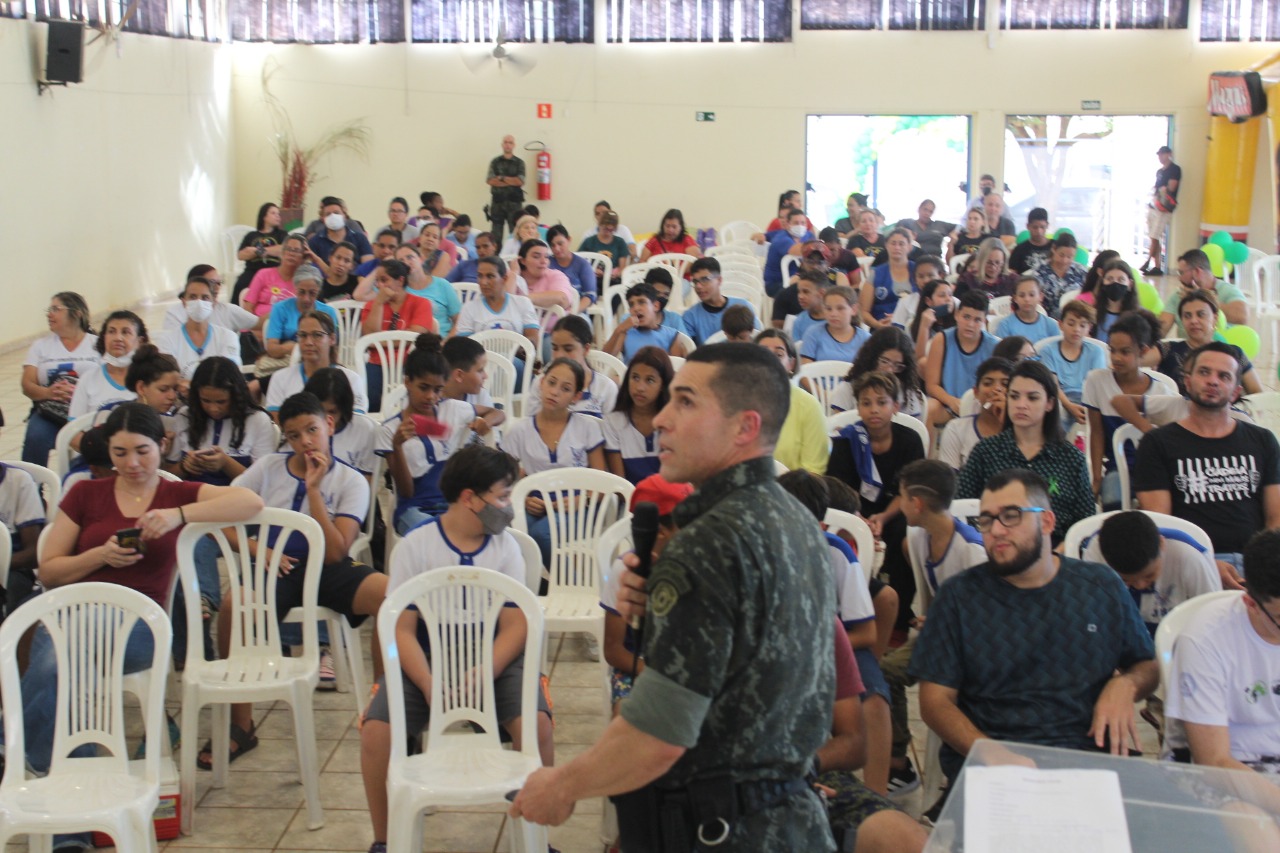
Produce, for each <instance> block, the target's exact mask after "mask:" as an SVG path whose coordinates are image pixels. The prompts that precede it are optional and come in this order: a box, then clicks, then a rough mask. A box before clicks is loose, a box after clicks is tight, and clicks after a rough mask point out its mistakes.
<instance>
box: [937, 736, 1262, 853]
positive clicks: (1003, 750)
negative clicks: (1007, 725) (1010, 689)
mask: <svg viewBox="0 0 1280 853" xmlns="http://www.w3.org/2000/svg"><path fill="white" fill-rule="evenodd" d="M1010 753H1012V754H1013V756H1016V757H1017V758H1016V759H1015V758H1013V757H1012V756H1011V755H1010ZM1017 759H1024V760H1025V759H1030V760H1031V761H1033V762H1034V763H1035V766H1036V767H1039V768H1043V769H1081V770H1113V771H1115V772H1116V773H1117V774H1118V775H1119V778H1120V793H1121V796H1122V798H1123V800H1124V810H1125V818H1126V820H1127V822H1128V829H1129V840H1130V844H1131V845H1132V847H1133V851H1134V853H1202V851H1203V853H1210V851H1212V853H1219V851H1231V850H1240V851H1259V853H1261V851H1271V853H1277V851H1280V824H1277V821H1278V820H1280V787H1277V786H1276V783H1277V782H1280V777H1277V776H1266V775H1262V774H1257V773H1252V772H1245V771H1234V770H1220V769H1217V768H1208V767H1198V766H1196V765H1190V764H1175V763H1172V762H1166V761H1152V760H1148V759H1143V758H1121V757H1117V756H1112V755H1107V754H1103V753H1096V752H1081V751H1077V750H1069V749H1053V748H1050V747H1043V746H1032V745H1030V744H1022V743H1011V742H1008V741H1003V742H999V743H997V742H996V741H991V740H981V741H978V743H977V744H976V745H975V746H974V748H973V749H972V750H971V751H970V753H969V756H968V757H967V758H966V759H965V763H964V767H963V768H962V769H961V771H960V777H959V779H958V780H957V783H956V786H955V790H954V791H953V792H952V794H951V796H950V798H949V799H948V800H947V804H946V807H945V808H944V809H943V810H942V814H941V815H939V817H938V822H937V824H936V825H935V827H934V830H933V833H932V835H930V837H929V843H928V845H926V847H925V851H926V853H961V851H964V849H965V843H964V840H965V839H964V814H965V787H966V786H965V776H966V770H967V769H968V768H970V767H974V766H996V765H1003V764H1010V763H1021V762H1019V761H1017ZM1086 819H1087V816H1086ZM1009 853H1014V851H1009ZM1028 853H1034V851H1028ZM1081 853H1089V851H1081Z"/></svg>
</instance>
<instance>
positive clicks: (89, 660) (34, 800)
mask: <svg viewBox="0 0 1280 853" xmlns="http://www.w3.org/2000/svg"><path fill="white" fill-rule="evenodd" d="M139 621H142V622H144V623H145V624H146V625H147V627H148V628H149V629H150V630H151V636H152V638H153V645H154V650H153V651H152V656H151V672H152V673H153V674H160V675H163V673H165V672H166V671H167V669H168V665H169V660H168V659H169V649H170V645H171V642H172V630H171V628H170V626H169V617H168V616H167V615H166V614H165V612H164V610H163V609H161V607H160V606H159V605H158V604H156V603H155V602H154V601H152V600H151V599H149V598H147V597H146V596H145V595H143V594H142V593H140V592H137V591H135V590H132V589H129V588H128V587H124V586H120V585H119V584H111V583H94V582H84V583H75V584H69V585H67V586H63V587H59V588H57V589H53V590H49V591H48V592H46V593H44V594H43V595H40V596H37V597H36V598H34V599H32V600H31V601H29V602H27V603H26V604H25V605H23V606H22V607H20V608H18V609H17V610H15V611H14V613H13V614H12V615H10V616H9V618H8V619H6V620H5V623H4V625H3V626H0V657H2V658H3V661H4V662H3V663H2V664H0V691H2V692H3V697H4V707H5V714H4V727H5V743H6V744H7V755H8V762H7V763H6V765H5V772H4V779H3V780H2V781H0V845H2V844H4V843H5V842H7V841H8V840H9V839H10V838H12V837H13V836H15V835H21V834H27V835H28V836H29V843H30V846H31V849H32V850H45V851H47V850H50V849H51V847H52V838H51V836H52V835H53V834H54V833H66V832H79V831H86V830H97V831H99V832H105V833H107V834H108V835H110V836H111V837H112V838H113V839H114V840H115V843H116V849H117V850H129V851H143V850H147V851H154V850H156V849H157V845H156V840H155V831H154V829H153V826H152V814H153V813H154V812H155V809H156V806H157V805H159V803H160V771H161V752H160V744H161V740H162V739H164V740H167V739H168V730H167V728H166V725H165V722H164V720H165V716H164V683H165V680H164V678H163V677H157V678H152V679H151V681H150V683H149V686H148V689H147V690H146V692H145V694H144V695H143V696H140V697H139V699H140V702H141V705H142V710H143V719H144V720H145V727H146V734H145V736H144V737H145V743H146V749H145V757H143V758H141V759H138V760H137V761H130V760H129V752H128V748H127V745H126V743H125V735H126V732H125V725H124V691H125V688H124V677H125V676H124V652H125V646H126V644H127V641H128V638H129V633H130V631H132V629H133V628H134V626H135V625H136V624H137V623H138V622H139ZM37 623H40V624H43V625H44V627H45V629H46V630H47V631H48V633H49V636H50V638H51V639H52V641H53V651H54V654H55V656H56V658H57V671H58V687H57V690H58V695H57V700H56V701H57V706H56V707H57V710H56V712H55V717H56V720H57V724H56V729H55V733H54V743H53V761H52V764H51V765H50V768H49V773H48V775H46V776H44V777H41V778H30V779H28V778H27V772H26V767H25V765H26V762H25V760H24V756H25V755H26V743H25V738H26V733H25V730H24V726H23V718H22V687H21V676H20V674H19V672H18V663H17V661H18V642H19V640H21V638H22V636H23V634H25V633H26V632H27V630H28V629H30V628H31V627H32V626H34V625H36V624H37ZM196 645H199V644H198V643H197V644H196ZM83 744H101V745H102V746H104V747H106V751H107V753H109V754H105V753H104V754H103V755H101V756H94V757H87V758H71V757H69V756H68V755H67V753H68V752H70V751H71V750H72V749H73V748H75V747H77V746H80V745H83Z"/></svg>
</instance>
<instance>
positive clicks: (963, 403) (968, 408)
mask: <svg viewBox="0 0 1280 853" xmlns="http://www.w3.org/2000/svg"><path fill="white" fill-rule="evenodd" d="M976 414H978V397H977V395H976V394H974V393H973V389H972V388H969V389H966V390H965V392H964V394H962V395H961V396H960V417H962V418H967V417H968V416H969V415H976Z"/></svg>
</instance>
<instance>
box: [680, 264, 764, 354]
mask: <svg viewBox="0 0 1280 853" xmlns="http://www.w3.org/2000/svg"><path fill="white" fill-rule="evenodd" d="M689 280H690V281H691V282H693V292H694V293H696V294H697V295H698V304H697V305H695V306H693V307H692V308H690V309H688V310H687V311H685V312H684V314H683V315H682V316H681V318H680V319H681V321H682V322H683V323H684V330H685V333H686V334H688V335H689V337H691V338H693V342H694V343H695V344H697V345H698V346H702V345H703V344H705V343H706V342H707V338H709V337H711V336H712V335H714V334H715V333H716V332H718V331H720V326H721V318H722V317H723V316H724V309H726V308H728V307H729V306H730V305H745V306H747V307H748V308H751V303H749V302H747V300H745V299H742V298H740V297H737V296H725V295H724V294H723V293H721V292H720V284H721V280H720V262H719V261H717V260H716V259H715V258H698V259H697V260H696V261H694V262H693V264H692V265H691V266H690V267H689ZM751 313H752V314H753V315H754V314H755V309H754V308H751ZM756 328H757V329H759V328H760V318H759V317H756Z"/></svg>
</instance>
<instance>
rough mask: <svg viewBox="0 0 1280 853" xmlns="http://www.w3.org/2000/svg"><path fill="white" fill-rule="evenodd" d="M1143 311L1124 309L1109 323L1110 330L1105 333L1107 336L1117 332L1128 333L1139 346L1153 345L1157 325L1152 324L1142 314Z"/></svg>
mask: <svg viewBox="0 0 1280 853" xmlns="http://www.w3.org/2000/svg"><path fill="white" fill-rule="evenodd" d="M1144 313H1146V312H1144V311H1126V312H1125V313H1123V314H1121V315H1120V317H1119V318H1117V319H1116V321H1115V322H1114V323H1112V324H1111V330H1110V331H1109V332H1108V333H1107V335H1108V337H1109V336H1111V335H1114V334H1115V333H1116V332H1119V333H1120V334H1122V335H1128V336H1129V337H1130V338H1131V339H1132V340H1133V342H1134V343H1135V344H1137V345H1138V346H1139V347H1152V346H1155V344H1156V340H1157V335H1156V328H1157V327H1156V326H1155V325H1153V324H1152V322H1151V318H1149V317H1144V316H1143V314H1144ZM1157 322H1158V321H1157Z"/></svg>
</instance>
